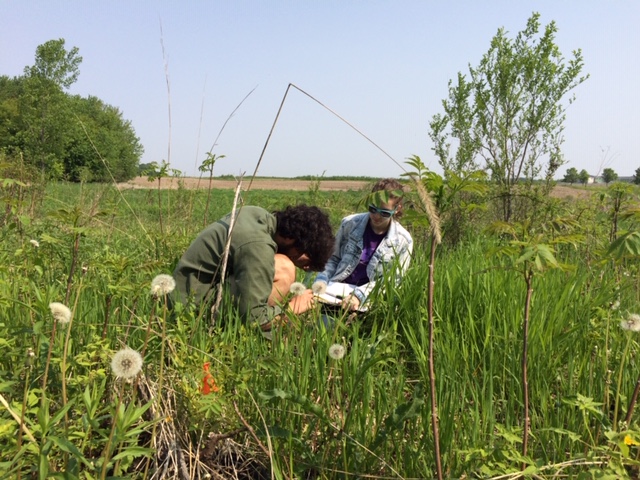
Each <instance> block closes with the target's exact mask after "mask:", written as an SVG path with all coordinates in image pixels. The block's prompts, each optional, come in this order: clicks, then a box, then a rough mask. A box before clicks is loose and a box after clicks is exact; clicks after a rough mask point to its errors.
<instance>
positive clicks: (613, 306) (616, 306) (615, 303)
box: [611, 300, 620, 311]
mask: <svg viewBox="0 0 640 480" xmlns="http://www.w3.org/2000/svg"><path fill="white" fill-rule="evenodd" d="M619 308H620V300H616V301H615V302H613V303H612V304H611V310H613V311H615V310H618V309H619Z"/></svg>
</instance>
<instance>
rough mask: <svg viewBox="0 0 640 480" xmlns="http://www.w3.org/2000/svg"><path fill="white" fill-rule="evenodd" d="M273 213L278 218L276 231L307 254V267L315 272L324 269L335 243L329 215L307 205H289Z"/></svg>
mask: <svg viewBox="0 0 640 480" xmlns="http://www.w3.org/2000/svg"><path fill="white" fill-rule="evenodd" d="M274 215H275V216H276V219H277V220H278V224H277V226H276V232H277V233H279V234H280V235H281V236H282V237H284V238H291V239H293V240H294V242H295V247H296V248H298V249H299V250H300V252H301V253H306V254H307V256H308V257H309V259H310V264H309V269H310V270H313V271H315V272H321V271H322V270H324V266H325V264H326V263H327V260H329V257H330V256H331V254H332V253H333V245H334V243H335V239H334V237H333V232H332V231H331V222H330V221H329V216H328V215H327V214H326V213H324V212H323V211H322V210H320V209H319V208H318V207H311V206H308V205H296V206H289V207H287V208H285V209H284V210H281V211H277V212H274Z"/></svg>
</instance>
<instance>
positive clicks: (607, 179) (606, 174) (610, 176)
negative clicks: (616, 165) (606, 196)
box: [602, 168, 618, 185]
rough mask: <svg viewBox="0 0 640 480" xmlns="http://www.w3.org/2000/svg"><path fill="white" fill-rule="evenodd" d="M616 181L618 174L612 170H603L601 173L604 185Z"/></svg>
mask: <svg viewBox="0 0 640 480" xmlns="http://www.w3.org/2000/svg"><path fill="white" fill-rule="evenodd" d="M617 179H618V174H617V173H616V172H615V171H614V170H613V168H605V169H604V170H603V171H602V180H604V183H606V184H607V185H609V184H610V183H611V182H615V181H616V180H617Z"/></svg>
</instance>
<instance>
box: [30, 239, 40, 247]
mask: <svg viewBox="0 0 640 480" xmlns="http://www.w3.org/2000/svg"><path fill="white" fill-rule="evenodd" d="M29 243H30V244H31V245H33V247H34V248H38V247H39V246H40V242H39V241H38V240H34V239H33V238H32V239H31V240H29Z"/></svg>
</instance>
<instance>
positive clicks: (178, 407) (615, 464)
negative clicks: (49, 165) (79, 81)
mask: <svg viewBox="0 0 640 480" xmlns="http://www.w3.org/2000/svg"><path fill="white" fill-rule="evenodd" d="M316 186H317V185H314V184H312V185H311V186H309V187H308V188H307V190H302V191H294V190H287V191H272V190H255V191H254V190H251V191H248V192H243V193H242V201H243V202H244V203H245V204H252V205H260V206H263V207H265V208H267V209H277V208H280V207H283V206H285V205H287V204H291V203H300V202H305V203H309V204H315V205H318V206H320V207H322V208H324V209H326V210H327V211H328V212H329V214H330V216H331V219H332V222H333V224H334V225H335V226H337V225H338V223H339V221H340V219H341V218H342V217H343V216H344V215H346V214H349V213H353V212H354V211H362V210H363V208H362V203H361V202H362V200H363V198H364V197H365V194H366V192H365V191H361V190H356V189H354V190H350V191H322V190H321V189H319V188H316ZM603 192H604V194H603V195H598V196H590V197H586V198H578V199H576V198H572V199H566V200H565V199H563V198H560V199H559V198H556V199H551V200H548V199H547V200H541V201H540V203H534V205H535V208H536V210H535V212H536V214H535V216H531V218H535V221H528V222H527V221H522V222H519V223H511V224H509V225H506V224H504V222H502V223H499V224H498V223H495V222H494V221H493V220H495V218H494V216H495V215H494V213H495V209H493V208H492V207H491V206H490V205H489V202H490V200H483V201H482V202H481V201H480V200H479V199H478V198H475V197H468V196H467V197H465V196H459V197H456V198H460V199H461V200H460V201H459V202H457V203H456V202H455V201H453V200H452V201H450V202H449V203H448V204H445V203H440V204H437V206H438V209H439V210H440V214H441V216H440V219H441V221H442V234H443V243H442V244H441V245H439V246H438V247H437V249H435V250H434V251H435V254H434V256H433V259H434V261H433V262H432V257H431V251H432V250H431V247H432V243H431V242H432V238H433V229H432V226H430V225H429V222H427V221H426V219H427V217H426V216H425V214H424V212H423V211H422V210H423V209H422V208H421V206H423V205H422V204H421V201H420V198H421V197H420V196H419V195H415V194H412V196H411V197H412V201H411V202H409V206H410V207H411V208H410V212H408V213H409V214H408V215H407V216H406V219H404V220H403V223H404V224H405V225H406V226H407V227H408V228H409V229H410V230H411V231H412V232H413V235H414V239H415V241H416V248H415V255H414V258H413V260H412V266H411V268H410V269H409V272H408V274H407V276H406V277H405V279H404V280H403V282H402V283H401V285H399V286H397V285H395V283H394V282H392V281H391V279H384V281H383V282H382V283H383V284H384V286H385V288H384V289H383V291H381V292H379V293H378V296H377V298H376V304H375V307H374V308H372V309H371V311H370V312H368V313H367V314H366V315H363V316H360V317H357V318H350V317H349V316H347V315H343V316H341V317H340V318H339V319H338V322H337V325H336V327H335V329H332V330H327V329H325V328H324V327H321V326H320V325H321V324H320V321H319V315H320V313H319V312H311V313H308V314H305V315H304V316H301V317H300V318H290V321H289V324H288V325H287V326H286V327H283V328H282V329H281V330H279V331H278V332H277V333H276V335H275V338H274V340H273V341H272V342H269V341H266V340H264V339H263V338H262V336H261V335H260V334H259V332H258V329H257V327H256V326H254V325H247V324H244V323H243V322H242V321H241V320H240V319H239V318H238V316H237V313H236V312H235V310H234V309H233V308H232V306H231V305H230V304H229V303H228V302H227V303H225V304H224V305H226V306H224V307H223V310H222V312H221V315H220V317H219V319H218V321H217V322H216V323H215V324H211V323H210V322H209V321H208V320H207V319H204V318H200V317H198V316H197V315H196V314H195V312H193V311H190V310H182V309H181V310H179V311H176V312H169V311H168V310H167V306H166V302H165V297H164V295H162V294H161V293H160V294H157V293H156V294H155V295H152V293H151V292H152V280H154V278H155V277H157V276H158V275H160V274H170V273H171V272H172V270H173V267H174V265H175V263H176V262H177V259H178V258H179V257H180V255H181V254H182V252H183V251H184V250H185V249H186V247H187V246H188V245H189V243H190V242H191V240H193V238H194V237H195V235H196V234H197V233H198V231H199V230H200V229H201V228H202V227H203V226H204V225H206V224H208V223H209V222H211V221H215V220H216V219H217V218H219V217H220V216H221V215H223V214H225V213H227V212H228V211H229V210H230V209H231V206H232V204H233V195H234V192H233V190H212V191H210V192H209V191H207V190H206V189H205V190H189V189H187V188H177V189H173V190H156V189H154V188H150V189H131V190H122V191H120V190H118V189H116V188H114V187H112V186H101V185H82V186H81V185H69V184H51V185H48V186H47V188H46V190H44V191H42V192H40V193H38V192H31V194H30V193H29V192H26V193H24V194H23V195H21V196H18V197H17V196H16V195H15V194H12V195H6V196H5V198H4V204H5V207H6V208H5V214H4V216H3V224H2V230H1V231H2V239H1V241H0V242H1V243H0V245H1V246H2V248H1V250H0V251H1V255H2V257H3V258H2V263H1V265H2V267H0V272H2V274H1V275H0V344H2V353H1V354H0V395H1V397H0V401H1V403H2V405H1V406H0V477H1V478H42V479H44V478H48V477H53V478H82V479H94V478H193V479H200V478H203V479H204V478H287V479H294V478H296V479H298V478H299V479H313V478H327V479H333V478H399V479H418V478H420V479H424V478H436V477H437V476H438V474H441V476H442V477H444V478H495V479H498V478H500V479H506V478H518V477H519V476H521V475H523V474H524V475H525V476H529V477H531V478H559V477H570V478H624V477H629V478H635V477H637V475H638V472H639V470H638V466H639V461H638V458H639V457H638V455H639V450H638V447H639V446H640V428H639V426H638V416H637V413H636V412H635V410H634V407H635V400H636V399H635V396H634V390H635V387H636V385H637V381H638V378H639V374H640V365H639V364H638V358H639V355H640V351H639V347H640V344H639V343H638V340H639V339H640V337H638V333H637V331H638V330H640V317H638V316H637V314H638V313H640V305H639V304H640V284H639V283H640V275H639V272H638V267H639V260H640V248H638V246H639V245H640V241H639V240H638V238H640V233H638V232H639V230H640V227H639V225H640V221H639V220H640V219H639V218H638V200H637V198H638V197H637V195H638V192H637V190H633V189H632V188H630V187H629V188H627V187H624V188H623V187H621V186H615V185H614V186H611V187H610V188H608V189H606V190H604V191H603ZM14 193H15V192H14ZM434 198H435V199H438V198H440V197H438V196H437V195H435V196H434ZM487 198H490V196H489V197H487ZM16 199H18V200H16ZM536 202H538V200H536ZM470 205H471V206H473V208H470ZM527 218H529V217H527ZM454 236H455V239H456V241H455V242H454V241H451V240H450V239H451V238H453V237H454ZM431 264H433V269H432V270H431V268H430V266H431ZM431 272H433V289H432V290H431V293H432V294H433V302H430V294H429V293H430V287H429V281H428V279H429V276H430V273H431ZM299 279H300V280H301V281H305V282H306V283H307V284H309V285H310V284H311V282H312V280H313V278H311V277H306V276H304V275H303V273H302V272H300V278H299ZM156 292H157V291H156ZM57 303H60V304H62V307H60V306H59V305H57ZM52 304H54V305H53V307H52V306H51V305H52ZM63 307H64V308H63ZM65 308H68V312H67V311H66V310H65ZM67 314H68V317H67ZM431 341H433V350H432V351H431V350H430V348H429V345H430V342H431ZM336 345H339V346H340V347H342V348H343V355H340V352H341V351H342V350H341V349H340V348H337V349H336V348H335V346H336ZM332 347H333V349H332ZM127 348H128V349H131V350H133V351H134V352H138V354H139V357H138V356H137V354H135V353H131V351H130V350H125V352H124V353H121V354H119V355H120V356H117V357H116V356H115V354H116V352H119V351H121V350H123V349H127ZM336 350H337V352H338V354H337V355H336V354H335V351H336ZM122 355H124V357H122ZM114 358H115V361H114ZM123 358H124V359H123ZM430 358H432V363H430ZM138 360H142V364H141V370H140V372H139V373H138V372H135V370H136V367H137V366H138V365H137V362H138ZM525 367H526V373H527V375H526V376H525V375H523V369H524V368H525ZM123 368H124V370H123ZM130 374H131V376H130V378H129V375H130ZM525 392H526V394H525ZM635 393H637V392H635ZM434 412H435V413H436V414H437V415H436V416H435V418H436V419H437V423H434ZM526 418H528V421H526V420H525V419H526ZM434 425H436V426H437V430H436V429H434ZM525 426H526V428H525ZM436 445H437V447H438V448H435V446H436ZM524 446H526V448H523V447H524Z"/></svg>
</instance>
